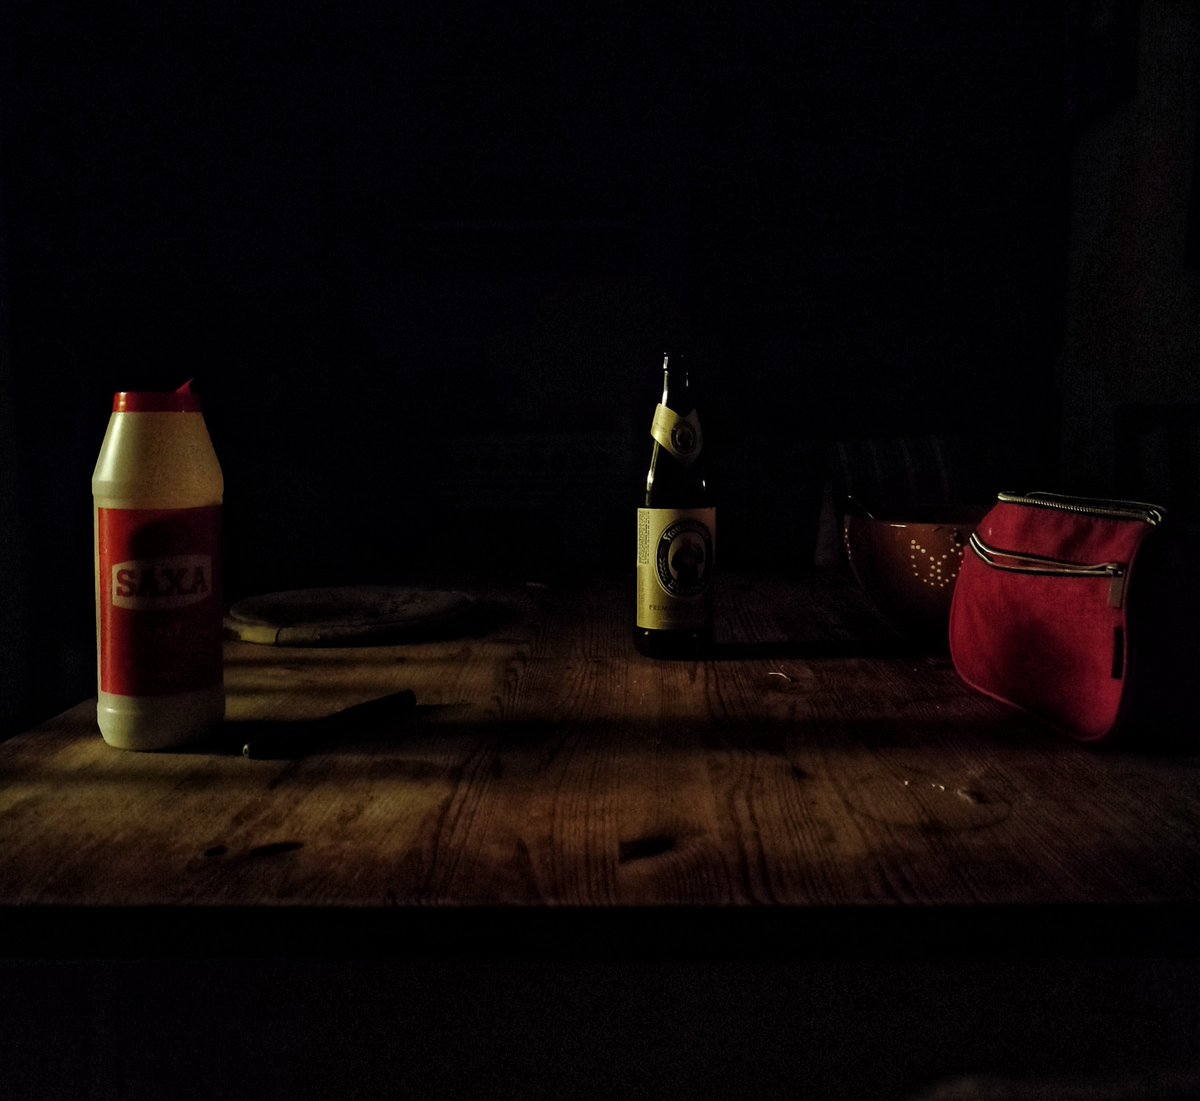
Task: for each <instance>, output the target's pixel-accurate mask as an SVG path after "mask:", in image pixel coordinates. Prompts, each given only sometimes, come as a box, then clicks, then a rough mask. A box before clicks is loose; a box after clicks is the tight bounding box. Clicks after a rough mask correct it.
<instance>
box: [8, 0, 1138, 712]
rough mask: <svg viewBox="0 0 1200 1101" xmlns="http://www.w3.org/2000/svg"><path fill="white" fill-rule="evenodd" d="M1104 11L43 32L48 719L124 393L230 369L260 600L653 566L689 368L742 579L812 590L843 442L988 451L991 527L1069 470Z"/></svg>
mask: <svg viewBox="0 0 1200 1101" xmlns="http://www.w3.org/2000/svg"><path fill="white" fill-rule="evenodd" d="M1089 19H1092V20H1093V21H1094V17H1091V16H1088V15H1087V14H1086V13H1084V14H1080V13H1074V12H1072V11H1071V10H1068V9H1067V8H1066V7H1065V6H1064V5H1062V4H1054V3H1043V2H1037V3H1004V4H989V5H975V4H966V3H962V4H950V5H941V4H933V3H921V2H904V3H900V2H894V3H882V4H871V5H867V4H859V3H851V4H816V3H800V4H768V5H756V6H755V9H754V11H753V12H750V11H745V12H744V11H742V10H741V9H740V8H737V7H733V6H724V5H696V6H691V7H689V8H688V9H686V10H685V9H683V8H667V9H662V8H657V7H654V8H648V9H646V10H644V11H635V12H617V11H615V10H613V9H611V8H609V7H606V6H596V7H590V6H576V5H556V4H549V3H535V4H525V5H505V6H503V7H494V8H493V7H489V6H488V5H478V6H477V5H459V4H456V3H453V2H451V3H440V4H436V5H415V4H389V3H383V2H367V3H358V4H349V5H346V4H332V3H329V4H324V3H302V4H299V5H282V4H279V5H275V4H262V3H251V4H245V3H221V2H218V3H202V4H201V3H171V4H166V5H150V4H115V5H109V4H106V5H94V4H83V3H78V4H71V3H49V4H34V3H15V4H10V5H9V6H8V7H7V9H6V24H5V27H4V33H3V58H2V60H3V81H4V83H3V86H2V94H3V111H4V114H3V127H4V129H3V145H2V146H0V154H2V156H3V179H2V184H3V198H4V213H5V218H6V224H7V282H8V295H7V299H8V302H7V304H8V308H9V309H8V318H7V320H8V326H7V348H6V377H5V378H4V384H5V389H6V390H7V391H8V395H9V397H10V400H11V410H12V414H11V424H8V423H6V424H5V425H4V427H5V429H6V430H8V429H10V428H11V430H12V431H13V432H14V439H15V447H14V449H13V452H14V453H13V458H12V461H13V470H14V472H15V485H10V489H9V492H11V493H12V494H13V497H14V498H15V508H10V509H8V510H7V511H8V512H9V513H10V516H12V517H13V518H15V519H16V520H17V525H16V528H15V534H18V535H19V536H20V537H21V538H22V539H23V540H24V544H23V551H22V552H21V553H22V554H23V558H22V560H21V561H20V562H19V563H16V564H15V565H14V571H16V572H17V574H18V576H20V575H21V574H23V575H24V577H25V579H26V585H25V588H27V589H29V588H36V590H37V596H36V598H32V599H30V600H27V602H26V605H25V607H24V608H23V609H22V608H18V609H17V611H18V612H19V614H20V615H23V616H24V617H25V618H26V620H27V621H28V629H27V635H29V636H30V637H32V639H33V643H34V651H33V652H34V653H36V657H35V659H34V660H33V662H32V664H31V667H29V668H28V669H27V674H26V677H25V683H27V684H31V685H32V696H31V698H30V699H29V700H28V707H27V708H26V709H25V716H24V717H28V712H29V710H30V709H32V711H33V712H35V713H36V712H44V711H47V710H52V709H55V708H58V707H61V706H66V705H67V704H68V703H70V702H73V701H74V700H75V699H78V698H79V697H80V696H82V695H86V694H87V692H88V691H89V688H90V678H91V675H92V674H91V663H92V660H93V659H92V656H91V650H92V647H93V645H94V641H93V638H92V630H93V628H92V626H91V614H92V613H91V604H92V588H91V585H92V582H91V579H90V577H91V567H90V558H91V549H90V542H91V530H90V528H91V520H90V515H91V505H90V486H89V480H90V473H91V467H92V465H93V464H94V461H95V457H96V454H97V452H98V449H99V445H100V439H101V436H102V434H103V430H104V426H105V422H106V420H107V416H108V410H109V407H110V403H111V395H112V393H113V392H114V391H115V390H120V389H137V388H174V387H175V386H177V385H179V384H180V383H181V382H183V381H184V380H185V379H187V378H189V377H192V378H195V380H196V385H197V387H198V388H199V389H200V391H201V393H202V395H203V398H204V401H205V407H206V416H207V420H208V423H209V427H210V432H211V434H212V436H213V438H214V443H215V445H216V448H217V452H218V455H219V457H220V459H221V463H222V466H223V468H224V472H225V476H226V518H227V537H226V570H227V595H228V596H229V597H230V598H231V599H234V598H236V597H238V596H241V595H245V594H247V593H250V592H255V591H262V590H271V589H279V588H287V587H293V586H303V585H309V584H336V583H351V582H355V581H403V580H406V579H408V578H409V577H411V576H413V575H414V573H415V571H419V570H424V569H428V568H429V567H430V566H434V567H438V568H443V567H444V568H446V569H455V568H465V569H471V570H479V569H482V570H487V571H494V572H506V573H512V574H519V575H523V576H525V577H526V578H528V577H533V576H545V575H547V574H569V573H571V572H572V571H576V572H577V571H579V570H594V569H622V568H625V567H627V566H628V559H629V547H630V545H631V542H630V541H631V534H630V533H631V531H632V520H631V515H630V514H631V510H632V508H633V506H634V504H635V503H636V500H637V496H638V492H639V482H640V480H641V479H642V478H643V477H644V469H643V467H644V464H645V462H646V458H647V454H648V441H647V439H646V435H647V426H648V423H649V417H650V413H651V411H652V409H653V405H654V403H655V401H656V400H657V397H658V391H659V386H660V373H659V365H660V362H661V356H662V353H663V352H664V351H665V350H672V351H676V352H683V351H687V352H688V353H690V354H691V357H692V362H693V363H694V364H695V366H696V369H697V372H698V376H699V378H698V382H699V384H700V388H701V393H702V396H703V408H702V413H703V414H704V417H705V423H706V428H707V430H708V437H709V445H710V449H711V453H712V454H713V456H714V462H715V464H716V480H717V485H718V489H719V493H720V504H721V513H722V521H721V537H722V538H721V542H722V560H723V562H725V563H726V565H727V566H729V567H734V568H736V567H739V566H744V565H748V564H765V565H770V566H772V567H783V568H787V569H797V570H800V569H803V568H805V567H806V566H808V565H810V564H811V562H812V561H813V558H814V553H815V546H816V542H817V526H818V517H819V504H820V501H821V497H822V493H823V492H824V491H826V489H827V487H829V486H830V485H831V477H830V475H831V471H830V467H829V462H828V458H829V455H830V454H831V451H830V448H831V447H834V448H836V447H842V448H843V451H842V452H837V454H839V455H840V456H841V458H842V459H845V451H844V446H845V444H846V443H847V442H848V441H849V442H851V443H852V442H854V441H861V440H875V439H895V438H903V439H921V438H927V437H933V438H937V439H938V440H942V439H948V440H953V447H952V448H951V452H952V454H953V455H955V456H958V457H960V458H963V459H965V458H966V457H969V458H970V461H969V462H963V463H960V467H961V469H957V470H956V475H957V476H958V477H957V481H955V480H954V479H951V483H952V484H951V486H950V488H951V489H952V490H953V495H955V496H958V497H960V498H961V497H970V498H971V499H986V498H987V497H988V496H990V495H991V494H992V493H993V492H994V491H995V489H996V488H999V487H1000V486H1001V485H1009V486H1013V485H1016V486H1020V485H1022V484H1024V483H1026V482H1027V481H1028V480H1029V479H1031V478H1032V479H1034V480H1035V481H1036V480H1038V478H1039V477H1040V476H1041V475H1042V474H1043V473H1049V472H1051V471H1052V470H1053V468H1054V465H1055V464H1056V462H1057V452H1056V448H1057V443H1056V438H1057V437H1056V431H1057V424H1058V416H1059V401H1060V398H1059V394H1058V391H1057V387H1056V381H1055V379H1054V377H1053V370H1052V369H1053V363H1054V360H1055V357H1056V356H1057V355H1058V354H1059V353H1060V351H1061V347H1062V340H1063V329H1064V327H1063V311H1064V281H1065V272H1066V263H1067V246H1068V205H1069V194H1068V189H1069V185H1068V171H1067V169H1068V154H1069V128H1070V125H1071V118H1070V116H1071V112H1072V111H1073V110H1077V108H1078V106H1079V104H1080V103H1085V104H1086V101H1087V100H1088V97H1089V96H1091V97H1092V98H1094V96H1093V94H1092V92H1090V91H1089V90H1088V87H1087V82H1086V80H1085V81H1082V82H1081V81H1080V80H1079V79H1078V78H1077V77H1073V76H1072V75H1071V74H1070V73H1069V72H1068V67H1069V63H1070V62H1071V58H1072V57H1073V56H1074V53H1075V52H1078V49H1079V48H1080V47H1079V44H1080V43H1082V44H1083V45H1084V46H1085V47H1086V49H1088V50H1091V51H1092V52H1093V53H1096V52H1097V51H1099V53H1100V56H1101V59H1102V60H1104V58H1105V56H1106V55H1105V54H1104V51H1105V50H1108V51H1109V52H1110V53H1111V48H1112V40H1113V38H1114V36H1113V34H1112V29H1111V26H1109V25H1107V24H1105V23H1103V21H1102V22H1101V25H1100V28H1099V29H1100V32H1102V33H1097V32H1096V31H1095V30H1092V31H1090V32H1086V33H1083V32H1081V31H1080V30H1079V28H1078V26H1077V27H1076V28H1075V29H1072V20H1074V22H1075V24H1077V25H1079V26H1084V27H1086V25H1087V22H1088V20H1089ZM1108 22H1109V23H1111V19H1110V20H1109V21H1108ZM1088 33H1090V34H1091V37H1092V38H1093V39H1096V40H1097V42H1098V43H1099V46H1098V47H1097V46H1096V45H1095V44H1093V45H1087V42H1086V41H1085V39H1086V37H1087V34H1088ZM1105 35H1107V36H1108V38H1107V40H1106V39H1105V37H1104V36H1105ZM1122 41H1126V42H1127V45H1128V47H1129V48H1132V46H1133V45H1134V44H1135V42H1136V35H1132V36H1128V37H1127V38H1124V39H1122ZM1080 56H1083V55H1080ZM1085 60H1087V59H1086V58H1085ZM1089 63H1091V62H1089ZM1094 67H1095V66H1094V64H1093V68H1094ZM1101 75H1102V76H1103V75H1104V74H1101ZM1088 79H1090V80H1092V82H1093V83H1094V84H1096V86H1097V87H1099V88H1100V89H1101V92H1102V93H1105V94H1107V93H1108V92H1109V91H1111V87H1112V81H1111V79H1108V78H1107V77H1106V78H1105V79H1103V80H1099V81H1096V80H1094V79H1093V78H1091V77H1088ZM891 461H892V459H891V458H889V460H888V462H891ZM897 461H898V462H899V463H900V466H901V467H903V464H904V462H906V461H908V460H906V459H905V457H904V455H903V454H901V455H899V456H898V458H897ZM940 461H942V460H939V462H940ZM912 462H913V463H916V462H917V460H912ZM885 465H886V464H885ZM833 473H835V474H836V473H837V471H834V472H833ZM835 480H836V479H835ZM842 480H843V481H844V480H845V479H844V478H843V479H842ZM912 480H913V479H910V481H912ZM1041 480H1042V481H1046V480H1047V479H1046V478H1045V477H1042V478H1041ZM917 481H918V482H919V479H917ZM945 482H946V479H945V478H943V479H942V480H941V482H939V486H940V488H941V489H942V490H943V491H944V490H945V489H946V486H945V484H943V483H945ZM842 488H844V487H842ZM6 499H7V498H6ZM51 579H52V580H51ZM16 649H17V650H18V651H20V652H21V653H25V654H28V653H30V650H29V647H28V646H24V647H22V646H17V647H16ZM18 658H19V654H18Z"/></svg>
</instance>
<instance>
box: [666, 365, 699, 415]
mask: <svg viewBox="0 0 1200 1101" xmlns="http://www.w3.org/2000/svg"><path fill="white" fill-rule="evenodd" d="M662 404H663V405H665V406H666V407H667V408H668V409H672V410H674V411H675V412H676V413H681V414H683V415H684V416H686V415H687V414H688V413H690V412H691V411H692V410H693V409H694V408H695V407H696V402H695V399H694V398H693V397H692V384H691V379H690V378H689V377H688V369H687V364H686V363H684V362H683V361H682V360H680V359H679V358H678V357H676V358H675V359H674V361H672V359H671V357H670V356H663V392H662Z"/></svg>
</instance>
